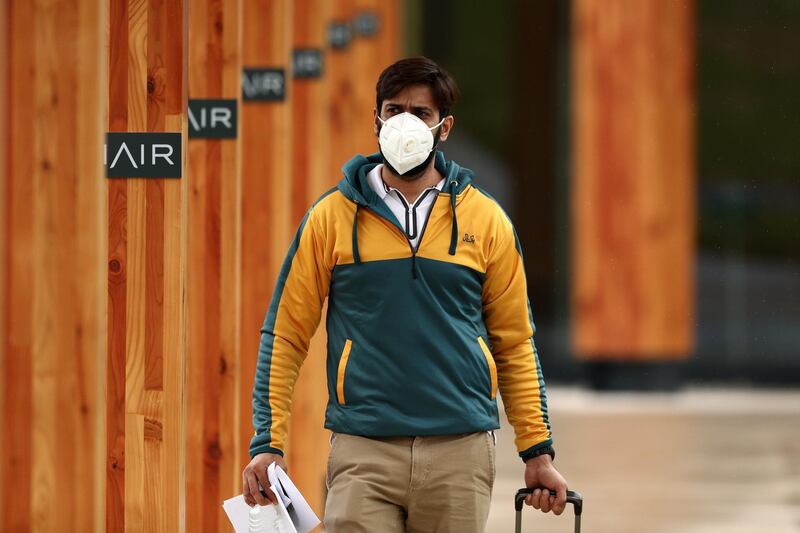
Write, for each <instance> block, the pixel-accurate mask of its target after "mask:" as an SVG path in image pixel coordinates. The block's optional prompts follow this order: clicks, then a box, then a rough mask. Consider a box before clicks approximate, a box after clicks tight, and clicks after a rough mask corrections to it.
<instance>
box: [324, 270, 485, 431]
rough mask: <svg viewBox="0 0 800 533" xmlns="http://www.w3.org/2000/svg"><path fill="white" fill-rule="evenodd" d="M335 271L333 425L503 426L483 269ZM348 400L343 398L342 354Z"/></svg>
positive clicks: (329, 414) (330, 326)
mask: <svg viewBox="0 0 800 533" xmlns="http://www.w3.org/2000/svg"><path fill="white" fill-rule="evenodd" d="M410 261H411V259H409V258H404V259H393V260H385V261H370V262H367V263H362V264H360V265H359V264H348V265H340V266H337V267H336V268H335V269H334V272H333V278H332V280H331V292H330V300H329V304H328V316H327V331H328V354H329V357H328V388H329V403H328V407H327V410H326V424H325V425H326V427H327V428H329V429H331V430H333V431H340V432H344V433H353V434H358V435H371V436H389V435H445V434H453V433H465V432H470V431H480V430H488V429H495V428H497V427H499V419H498V417H497V403H496V401H495V400H493V399H492V398H491V375H490V370H489V366H488V363H487V362H486V358H485V356H484V355H483V352H482V350H481V348H480V344H479V343H478V340H477V339H478V337H479V336H481V337H482V338H483V340H484V342H486V343H487V344H488V337H487V332H486V327H485V325H484V323H483V318H482V306H481V287H482V285H483V276H484V274H482V273H480V272H477V271H475V270H472V269H470V268H467V267H464V266H461V265H457V264H454V263H447V262H443V261H437V260H432V259H427V258H420V257H418V258H417V262H418V272H419V275H418V277H417V278H416V279H414V278H412V277H411V276H409V275H408V271H409V269H410V267H411V264H410ZM348 339H349V340H350V341H351V347H350V352H349V357H348V359H347V365H346V367H345V368H344V383H343V390H344V398H345V402H344V404H342V403H340V402H339V400H338V398H337V380H338V377H339V375H340V368H339V365H340V359H341V355H342V351H343V349H344V346H345V342H346V341H347V340H348Z"/></svg>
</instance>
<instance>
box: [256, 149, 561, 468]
mask: <svg viewBox="0 0 800 533" xmlns="http://www.w3.org/2000/svg"><path fill="white" fill-rule="evenodd" d="M380 162H381V157H380V154H373V155H371V156H369V157H364V156H360V155H359V156H356V157H355V158H353V159H352V160H350V161H349V162H348V163H347V164H346V165H345V166H344V167H343V171H344V178H343V179H342V180H341V181H340V182H339V183H338V185H337V186H336V187H334V188H332V189H330V190H329V191H327V192H326V193H324V194H323V195H322V196H320V197H319V198H318V199H317V200H316V201H315V202H314V204H313V205H312V206H311V207H310V208H309V210H308V211H307V212H306V214H305V216H304V217H303V220H302V221H301V223H300V227H299V229H298V230H297V234H296V235H295V237H294V240H293V241H292V244H291V246H290V248H289V252H288V254H287V256H286V259H285V261H284V262H283V266H282V267H281V270H280V273H279V276H278V280H277V283H276V285H275V290H274V293H273V296H272V301H271V303H270V306H269V310H268V311H267V314H266V318H265V319H264V324H263V327H262V328H261V343H260V348H259V353H258V363H257V367H256V375H255V385H254V388H253V426H254V428H255V436H254V437H253V438H252V441H251V443H250V456H251V457H254V456H255V455H257V454H259V453H263V452H270V453H277V454H281V455H282V454H283V449H284V446H285V442H286V434H287V429H288V427H287V425H288V417H289V407H290V404H291V398H292V390H293V388H294V385H295V382H296V380H297V377H298V373H299V371H300V367H301V365H302V364H303V361H304V359H305V357H306V355H307V353H308V345H309V340H310V339H311V336H312V335H313V333H314V331H315V330H316V328H317V326H318V324H319V321H320V315H321V310H322V306H323V303H324V301H325V298H326V297H327V298H328V314H327V318H326V326H327V334H328V345H327V352H328V356H327V375H328V396H329V399H328V405H327V409H326V412H325V427H326V428H328V429H330V430H332V431H335V432H341V433H349V434H355V435H363V436H369V437H381V436H423V435H448V434H458V433H468V432H473V431H482V430H490V429H496V428H498V427H499V420H498V413H497V401H496V399H495V396H496V394H497V392H498V389H499V391H500V393H501V394H502V396H503V400H504V405H505V410H506V414H507V415H508V419H509V421H510V422H511V424H512V425H513V426H514V429H515V432H516V446H517V451H518V452H519V454H520V456H521V457H523V459H524V458H525V457H526V456H527V455H528V454H530V453H531V452H533V451H536V450H538V449H539V448H542V447H545V446H549V445H551V444H552V440H551V433H550V424H549V422H548V416H547V401H546V394H545V384H544V380H543V378H542V371H541V368H540V366H539V358H538V355H537V352H536V346H535V344H534V341H533V334H534V331H535V326H534V324H533V319H532V316H531V308H530V303H529V301H528V296H527V290H526V283H525V271H524V268H523V262H522V251H521V249H520V245H519V240H518V239H517V235H516V232H515V230H514V227H513V225H512V223H511V221H510V219H509V218H508V216H507V215H506V214H505V212H504V211H503V210H502V208H501V207H500V206H499V204H498V203H497V202H496V201H495V200H494V199H493V198H491V197H490V196H489V195H488V194H487V193H485V192H484V191H482V190H481V189H479V188H478V187H476V186H475V185H474V184H473V183H472V177H473V173H472V171H470V170H468V169H465V168H461V167H460V166H458V165H457V164H456V163H455V162H453V161H445V159H444V155H443V154H442V153H441V152H437V153H436V157H435V165H436V168H437V169H438V170H439V172H441V173H442V175H443V176H445V183H444V186H443V187H442V191H441V192H440V193H439V194H438V196H437V198H436V201H435V202H434V204H433V206H432V208H431V213H430V215H429V217H428V220H427V222H426V223H425V225H424V226H423V228H422V237H421V239H420V241H419V246H418V249H417V250H414V249H413V248H412V247H411V246H410V244H409V241H408V239H407V238H406V235H405V233H404V231H403V226H402V225H401V224H400V222H399V221H398V220H397V218H396V217H395V216H394V214H393V213H392V211H391V210H390V209H389V208H388V206H387V205H386V204H385V203H384V202H383V200H382V199H381V198H380V197H379V196H378V195H377V194H376V193H375V192H374V191H373V190H372V189H371V188H370V186H369V184H368V183H367V174H368V173H369V171H370V170H371V169H373V168H374V167H375V166H376V165H377V164H379V163H380Z"/></svg>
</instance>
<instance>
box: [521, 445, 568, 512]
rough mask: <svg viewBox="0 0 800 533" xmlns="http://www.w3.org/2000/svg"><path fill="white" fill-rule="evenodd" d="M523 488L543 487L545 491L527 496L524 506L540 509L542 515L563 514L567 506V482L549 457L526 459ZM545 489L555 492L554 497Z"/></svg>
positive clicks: (538, 491)
mask: <svg viewBox="0 0 800 533" xmlns="http://www.w3.org/2000/svg"><path fill="white" fill-rule="evenodd" d="M525 486H526V487H545V490H542V489H541V488H538V489H536V490H534V491H533V493H531V494H529V495H528V496H527V497H526V498H525V503H526V504H528V505H532V506H533V507H534V508H535V509H541V511H542V512H543V513H548V512H550V511H553V513H554V514H557V515H560V514H561V513H563V512H564V508H565V507H566V506H567V480H566V479H564V477H563V476H562V475H561V474H559V473H558V470H556V467H554V466H553V460H552V459H551V458H550V456H549V455H546V454H545V455H540V456H538V457H534V458H533V459H528V461H527V462H526V463H525ZM547 489H550V490H554V491H556V496H551V495H550V490H547Z"/></svg>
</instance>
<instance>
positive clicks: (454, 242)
mask: <svg viewBox="0 0 800 533" xmlns="http://www.w3.org/2000/svg"><path fill="white" fill-rule="evenodd" d="M457 186H458V181H456V180H453V181H451V182H450V209H451V210H452V211H453V230H452V232H451V233H450V255H456V246H457V245H458V219H457V218H456V187H457Z"/></svg>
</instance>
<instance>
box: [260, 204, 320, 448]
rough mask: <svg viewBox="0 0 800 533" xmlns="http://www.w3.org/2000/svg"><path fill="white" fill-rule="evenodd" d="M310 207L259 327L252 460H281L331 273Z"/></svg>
mask: <svg viewBox="0 0 800 533" xmlns="http://www.w3.org/2000/svg"><path fill="white" fill-rule="evenodd" d="M324 242H325V240H324V238H323V234H322V231H321V229H320V224H319V221H318V217H317V215H316V213H315V211H314V207H313V206H312V207H311V209H309V210H308V212H307V213H306V215H305V216H304V217H303V220H302V221H301V222H300V227H299V228H298V230H297V233H296V235H295V237H294V240H293V241H292V244H291V246H290V247H289V252H288V253H287V254H286V259H284V261H283V265H282V266H281V270H280V273H279V275H278V280H277V282H276V283H275V290H274V291H273V293H272V301H271V303H270V305H269V309H268V311H267V314H266V317H265V319H264V324H263V326H262V327H261V343H260V345H259V349H258V362H257V364H256V374H255V384H254V386H253V428H254V429H255V435H254V436H253V438H252V439H251V441H250V457H251V458H253V457H255V456H256V455H258V454H259V453H264V452H269V453H277V454H280V455H283V450H284V446H285V443H286V434H287V430H288V419H289V409H290V407H291V403H292V391H293V390H294V385H295V382H296V381H297V377H298V374H299V372H300V367H301V366H302V364H303V361H304V360H305V358H306V355H308V345H309V342H310V340H311V337H312V335H313V334H314V331H316V329H317V326H318V325H319V321H320V314H321V312H322V305H323V302H324V301H325V298H326V297H327V295H328V287H329V283H330V278H331V271H330V269H329V268H328V267H327V266H326V265H325V264H324V257H325V255H326V254H325V249H324Z"/></svg>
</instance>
